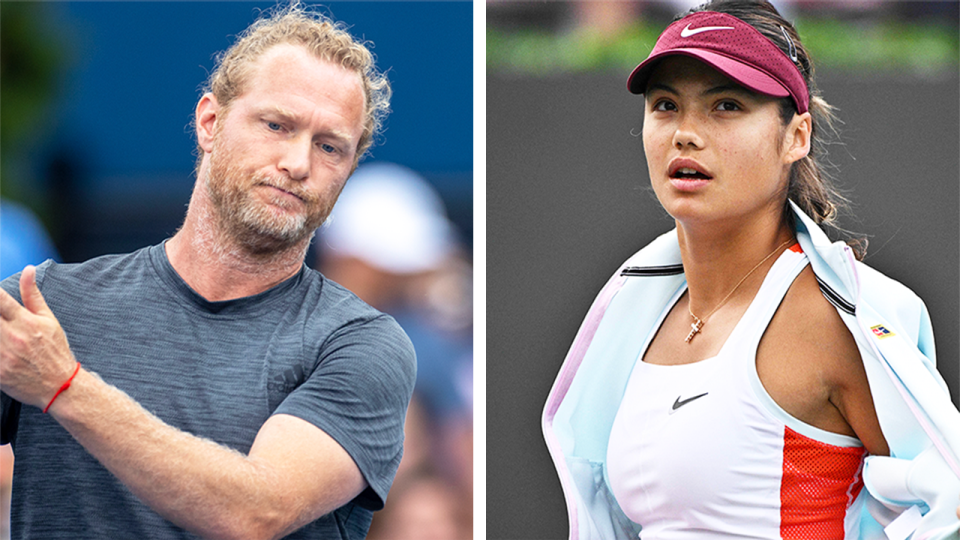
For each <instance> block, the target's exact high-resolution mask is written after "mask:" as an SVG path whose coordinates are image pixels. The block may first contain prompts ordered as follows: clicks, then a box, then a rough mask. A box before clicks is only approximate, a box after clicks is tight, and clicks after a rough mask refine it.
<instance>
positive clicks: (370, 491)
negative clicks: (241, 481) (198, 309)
mask: <svg viewBox="0 0 960 540" xmlns="http://www.w3.org/2000/svg"><path fill="white" fill-rule="evenodd" d="M415 380H416V357H415V354H414V351H413V345H412V344H411V343H410V340H409V338H407V336H406V334H405V333H404V332H403V330H402V329H401V328H400V326H399V325H398V324H397V323H396V322H395V321H394V320H393V319H392V318H391V317H389V316H387V315H380V316H378V317H376V318H374V319H371V320H366V321H357V322H352V323H350V324H348V325H346V326H344V327H343V328H341V329H339V330H338V331H337V332H334V333H333V334H332V335H331V336H330V337H329V338H328V339H327V340H326V342H325V343H324V344H323V347H322V349H321V351H320V358H319V362H318V363H317V367H316V369H314V371H313V373H311V374H309V375H308V376H307V377H306V380H305V381H304V382H303V384H301V385H300V386H299V387H297V388H296V389H295V390H294V391H293V392H291V393H290V395H288V396H287V397H286V398H285V399H284V400H283V402H281V403H280V405H279V406H278V407H277V409H276V410H275V411H274V414H289V415H292V416H296V417H298V418H301V419H303V420H306V421H307V422H310V423H312V424H313V425H315V426H317V427H318V428H320V429H321V430H323V431H324V432H325V433H327V434H328V435H330V436H331V437H333V439H334V440H336V441H337V443H339V444H340V446H342V447H343V448H344V450H346V451H347V453H348V454H350V457H352V458H353V460H354V462H355V463H356V464H357V467H358V468H359V469H360V472H361V473H362V474H363V477H364V479H366V481H367V484H368V485H369V487H368V488H367V489H366V490H364V492H363V493H361V494H360V496H359V497H358V498H357V503H358V504H360V505H361V506H362V507H364V508H367V509H369V510H379V509H381V508H383V504H384V501H385V500H386V497H387V492H388V491H389V489H390V485H391V484H392V483H393V478H394V475H396V472H397V467H398V466H399V464H400V458H401V456H402V454H403V422H404V418H405V416H406V411H407V405H408V404H409V402H410V396H411V395H412V394H413V386H414V382H415Z"/></svg>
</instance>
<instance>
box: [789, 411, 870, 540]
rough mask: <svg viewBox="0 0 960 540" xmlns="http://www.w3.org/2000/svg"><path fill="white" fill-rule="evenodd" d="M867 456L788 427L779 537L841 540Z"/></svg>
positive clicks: (796, 539) (862, 450) (860, 449)
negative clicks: (815, 438) (812, 437)
mask: <svg viewBox="0 0 960 540" xmlns="http://www.w3.org/2000/svg"><path fill="white" fill-rule="evenodd" d="M865 455H866V450H865V449H864V448H863V447H857V448H848V447H843V446H833V445H830V444H827V443H823V442H820V441H817V440H814V439H811V438H809V437H805V436H803V435H801V434H799V433H797V432H796V431H793V430H792V429H790V428H789V427H785V428H784V434H783V479H782V480H781V483H780V537H781V538H783V539H784V540H827V539H839V540H842V539H843V538H844V537H845V534H846V531H845V530H844V519H845V518H846V516H847V510H848V509H849V508H850V505H851V504H853V501H854V500H855V499H856V498H857V495H859V494H860V490H861V489H863V478H862V477H861V471H862V470H863V458H864V456H865Z"/></svg>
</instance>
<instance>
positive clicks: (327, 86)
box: [0, 6, 416, 539]
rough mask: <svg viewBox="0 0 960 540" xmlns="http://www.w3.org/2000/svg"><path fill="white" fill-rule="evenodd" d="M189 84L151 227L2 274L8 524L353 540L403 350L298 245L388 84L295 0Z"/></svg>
mask: <svg viewBox="0 0 960 540" xmlns="http://www.w3.org/2000/svg"><path fill="white" fill-rule="evenodd" d="M209 83H210V84H209V92H207V93H205V94H204V95H203V97H202V98H201V99H200V101H199V103H198V105H197V108H196V118H195V124H196V134H197V142H198V146H199V148H200V150H201V155H200V159H199V162H198V167H197V182H196V186H195V188H194V192H193V196H192V198H191V200H190V205H189V207H188V210H187V216H186V219H185V221H184V224H183V227H182V228H181V229H180V230H179V231H178V232H177V233H176V235H175V236H174V237H173V238H171V239H169V240H168V241H166V242H165V243H163V244H160V245H157V246H152V247H148V248H144V249H142V250H140V251H137V252H135V253H132V254H129V255H122V256H107V257H101V258H97V259H93V260H91V261H88V262H86V263H82V264H79V265H57V264H53V263H50V262H47V263H44V264H43V265H40V266H39V267H37V268H33V267H27V268H26V269H24V271H23V272H22V273H21V274H20V275H19V276H14V277H13V278H10V279H8V280H6V281H4V282H3V284H2V285H3V291H0V351H2V352H0V381H2V382H0V390H2V391H3V394H2V403H3V410H2V413H3V414H2V441H0V442H2V443H7V442H11V441H12V442H13V443H14V451H15V453H16V456H17V471H16V474H15V475H14V495H13V508H12V520H11V521H12V537H13V538H164V539H165V538H194V537H197V536H199V537H203V538H279V537H287V538H362V537H363V536H365V535H366V531H367V528H368V527H369V524H370V519H371V517H372V512H373V511H374V510H377V509H379V508H381V507H382V506H383V502H384V500H385V498H386V494H387V491H388V489H389V487H390V484H391V482H392V479H393V476H394V474H395V472H396V468H397V465H398V464H399V462H400V457H401V453H402V439H403V417H404V414H405V412H406V407H407V403H408V402H409V399H410V395H411V393H412V389H413V383H414V379H415V371H416V368H415V361H414V355H413V350H412V347H411V345H410V343H409V340H408V339H407V338H406V336H405V335H404V334H403V332H402V330H400V328H399V327H398V326H397V325H396V323H395V322H394V321H393V320H392V319H391V318H389V317H388V316H386V315H383V314H381V313H379V312H377V311H375V310H374V309H373V308H370V307H369V306H367V305H366V304H363V303H362V302H361V301H360V300H358V299H357V298H356V297H355V296H353V295H352V294H351V293H349V292H347V291H346V290H345V289H343V288H342V287H340V286H338V285H336V284H335V283H333V282H331V281H329V280H326V279H325V278H323V277H322V276H321V275H320V274H318V273H316V272H313V271H311V270H309V269H307V268H306V267H305V266H304V265H303V258H304V255H305V253H306V250H307V247H308V245H309V242H310V238H311V236H312V234H313V231H314V230H315V229H316V228H317V227H318V226H319V225H320V224H321V223H322V222H323V221H324V220H325V219H326V216H327V215H328V214H329V212H330V209H331V208H332V206H333V204H334V202H335V201H336V198H337V196H338V195H339V193H340V190H341V189H342V188H343V185H344V183H345V182H346V180H347V177H348V176H349V175H350V174H351V173H352V172H353V170H354V169H355V168H356V165H357V162H358V160H359V158H360V156H362V155H363V153H364V151H365V150H366V149H367V148H368V147H369V146H370V144H371V141H372V137H373V136H374V135H375V134H376V132H377V129H378V128H379V126H380V122H381V120H382V117H383V115H384V114H385V112H386V110H387V107H388V104H389V95H390V91H389V86H388V84H387V82H386V79H385V78H384V77H383V76H382V75H380V74H379V73H378V72H377V71H376V69H375V67H374V65H373V61H372V57H371V55H370V53H369V51H368V50H367V49H366V48H365V47H364V46H363V45H362V44H359V43H357V42H355V41H354V40H353V39H352V38H351V37H350V36H349V35H348V34H347V33H346V32H344V31H343V30H342V29H341V28H340V27H339V26H337V25H335V24H333V23H331V22H330V21H328V20H326V19H324V18H322V17H317V16H314V15H312V14H310V13H308V12H306V11H304V10H303V9H302V8H300V7H298V6H293V7H290V8H287V9H284V10H282V11H278V12H277V13H275V14H274V15H272V16H270V17H269V18H266V19H263V20H260V21H258V22H257V23H255V24H254V25H253V26H252V27H251V28H249V29H248V30H247V31H246V32H244V34H242V35H241V36H240V38H239V40H238V41H237V43H236V44H235V45H234V46H233V47H232V48H231V49H230V50H228V51H227V53H226V54H225V55H224V56H223V57H222V59H221V60H220V62H219V65H218V66H217V68H216V70H215V71H214V72H213V73H212V75H211V77H210V81H209ZM18 300H19V301H20V302H22V306H21V304H20V303H19V302H18ZM45 413H46V414H45Z"/></svg>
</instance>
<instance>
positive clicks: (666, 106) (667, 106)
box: [653, 101, 677, 112]
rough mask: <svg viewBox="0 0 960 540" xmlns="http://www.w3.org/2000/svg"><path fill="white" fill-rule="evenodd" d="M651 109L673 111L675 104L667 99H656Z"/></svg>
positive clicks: (675, 107)
mask: <svg viewBox="0 0 960 540" xmlns="http://www.w3.org/2000/svg"><path fill="white" fill-rule="evenodd" d="M653 110H655V111H662V112H663V111H675V110H677V106H676V105H674V104H673V103H671V102H669V101H658V102H656V103H654V104H653Z"/></svg>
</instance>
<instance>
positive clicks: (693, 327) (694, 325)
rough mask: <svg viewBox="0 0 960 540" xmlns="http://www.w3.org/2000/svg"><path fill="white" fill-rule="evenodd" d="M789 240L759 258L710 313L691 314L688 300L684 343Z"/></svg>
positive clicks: (791, 240) (697, 332) (689, 340)
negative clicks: (690, 321) (686, 328)
mask: <svg viewBox="0 0 960 540" xmlns="http://www.w3.org/2000/svg"><path fill="white" fill-rule="evenodd" d="M790 242H796V240H794V239H793V238H791V239H790V240H787V241H786V242H784V243H782V244H780V245H779V246H777V247H776V248H775V249H774V250H773V251H771V252H770V254H769V255H767V256H766V257H764V258H763V260H761V261H760V262H758V263H757V265H756V266H754V267H753V268H751V269H750V271H749V272H747V275H745V276H743V277H742V278H741V279H740V281H738V282H737V284H736V285H734V286H733V289H732V290H731V291H730V292H729V293H727V295H726V296H724V297H723V300H721V301H720V303H719V304H717V307H715V308H713V310H712V311H710V313H707V315H706V316H705V317H704V318H702V319H701V318H700V317H697V316H696V315H694V314H693V310H692V309H690V302H689V301H688V302H687V312H688V313H690V316H691V317H693V322H692V323H690V333H689V334H687V338H686V339H684V340H683V341H684V342H685V343H690V342H691V341H692V340H693V336H695V335H697V334H699V333H700V329H701V328H703V325H704V323H706V322H707V319H709V318H710V316H711V315H713V314H714V313H716V312H717V310H718V309H720V307H721V306H723V305H724V304H725V303H727V300H729V299H730V297H731V296H733V293H735V292H736V291H737V289H739V288H740V285H743V282H744V281H746V280H747V278H748V277H750V274H752V273H753V272H754V271H755V270H756V269H757V268H760V265H761V264H763V263H765V262H767V259H769V258H770V257H773V254H774V253H776V252H778V251H780V248H782V247H784V246H786V245H787V244H789V243H790Z"/></svg>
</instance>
